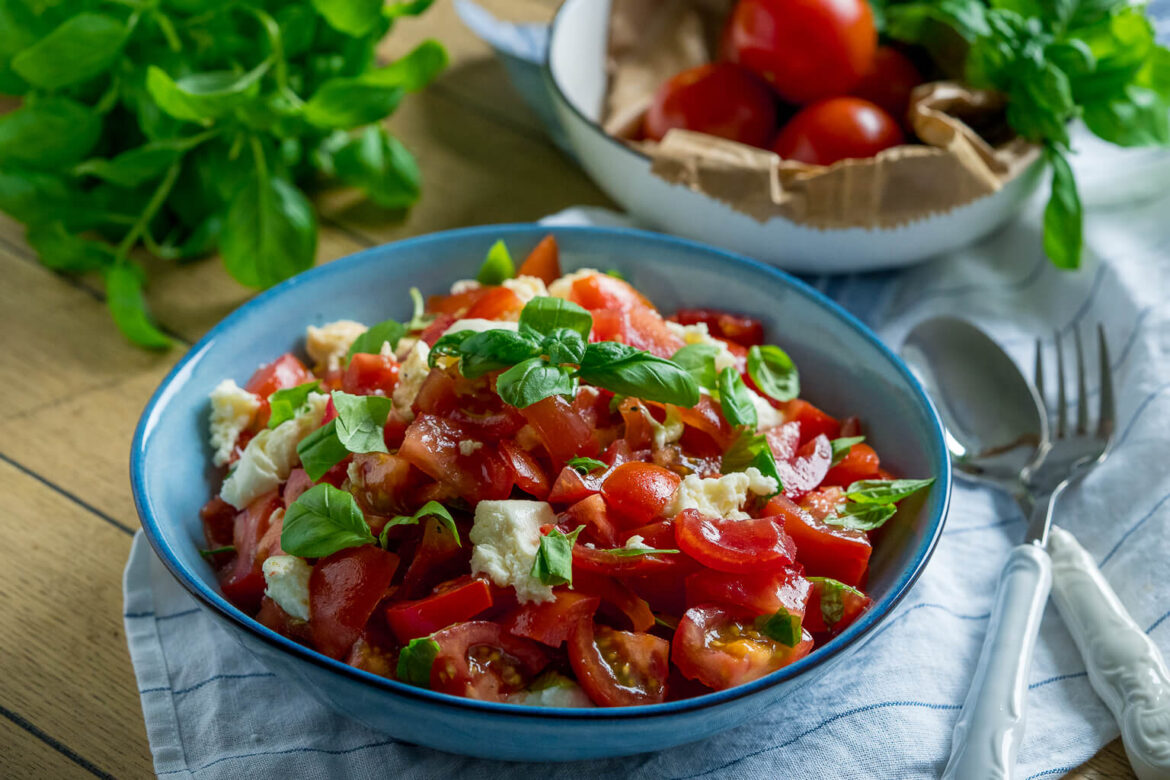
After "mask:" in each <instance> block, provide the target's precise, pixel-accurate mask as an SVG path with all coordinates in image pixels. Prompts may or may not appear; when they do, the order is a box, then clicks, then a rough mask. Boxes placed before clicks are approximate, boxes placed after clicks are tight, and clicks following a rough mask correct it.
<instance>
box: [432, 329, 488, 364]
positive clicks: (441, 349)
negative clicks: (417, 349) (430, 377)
mask: <svg viewBox="0 0 1170 780" xmlns="http://www.w3.org/2000/svg"><path fill="white" fill-rule="evenodd" d="M475 332H476V331H474V330H460V331H456V332H455V333H446V334H444V335H442V336H440V337H439V340H438V341H436V342H435V343H434V344H432V345H431V351H430V354H428V355H427V365H428V366H430V367H431V368H434V367H435V364H436V362H437V361H438V359H439V358H441V357H453V358H457V357H459V356H460V355H462V354H463V353H462V352H461V351H460V348H461V347H462V345H463V342H464V341H466V340H467V339H468V338H470V337H471V336H472V335H473V334H474V333H475Z"/></svg>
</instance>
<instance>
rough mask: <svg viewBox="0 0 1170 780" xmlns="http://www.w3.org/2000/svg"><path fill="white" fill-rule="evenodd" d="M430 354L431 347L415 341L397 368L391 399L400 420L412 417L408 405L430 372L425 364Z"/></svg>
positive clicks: (409, 405)
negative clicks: (396, 381) (396, 379)
mask: <svg viewBox="0 0 1170 780" xmlns="http://www.w3.org/2000/svg"><path fill="white" fill-rule="evenodd" d="M430 354H431V348H430V347H428V346H427V344H426V342H425V341H416V342H415V343H414V345H413V346H411V348H410V352H409V353H408V354H407V356H406V359H405V360H403V361H402V366H401V367H400V368H399V369H398V384H397V385H395V386H394V394H393V395H392V396H391V399H392V400H393V401H394V413H395V414H396V415H398V417H399V419H401V420H413V419H414V412H412V411H410V407H411V404H413V403H414V399H415V396H417V395H418V391H419V389H420V388H422V384H423V382H425V381H426V378H427V374H429V373H431V367H430V366H429V365H428V364H427V358H428V357H429V356H430Z"/></svg>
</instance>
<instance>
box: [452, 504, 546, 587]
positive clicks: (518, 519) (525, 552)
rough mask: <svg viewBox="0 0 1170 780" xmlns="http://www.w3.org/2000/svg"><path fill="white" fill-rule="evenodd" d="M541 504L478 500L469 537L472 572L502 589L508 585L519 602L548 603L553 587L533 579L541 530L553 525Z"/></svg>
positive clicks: (544, 506)
mask: <svg viewBox="0 0 1170 780" xmlns="http://www.w3.org/2000/svg"><path fill="white" fill-rule="evenodd" d="M556 519H557V518H556V515H555V514H554V513H553V510H552V507H551V506H549V505H548V504H546V503H545V502H543V501H513V500H507V501H480V502H479V504H477V505H476V507H475V522H474V524H473V525H472V526H471V533H470V534H469V538H470V539H471V543H472V544H473V545H475V547H474V548H473V549H472V551H471V571H472V573H473V574H486V575H487V576H488V577H490V578H491V580H492V582H494V583H495V584H496V585H499V586H500V587H501V588H505V587H508V586H511V587H512V588H515V590H516V598H517V599H519V600H520V603H522V604H526V603H528V602H530V601H536V602H541V601H550V600H552V598H553V594H552V588H551V587H549V586H548V585H544V584H543V583H541V582H540V580H538V579H536V578H535V577H533V576H532V562H533V561H534V560H536V551H537V550H539V549H540V527H541V526H542V525H550V524H552V523H555V522H556Z"/></svg>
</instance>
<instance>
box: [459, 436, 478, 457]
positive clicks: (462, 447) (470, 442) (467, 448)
mask: <svg viewBox="0 0 1170 780" xmlns="http://www.w3.org/2000/svg"><path fill="white" fill-rule="evenodd" d="M482 447H483V442H482V441H475V440H474V439H461V440H460V442H459V453H460V454H461V455H464V456H467V455H471V454H473V453H474V452H475V451H476V450H479V449H481V448H482Z"/></svg>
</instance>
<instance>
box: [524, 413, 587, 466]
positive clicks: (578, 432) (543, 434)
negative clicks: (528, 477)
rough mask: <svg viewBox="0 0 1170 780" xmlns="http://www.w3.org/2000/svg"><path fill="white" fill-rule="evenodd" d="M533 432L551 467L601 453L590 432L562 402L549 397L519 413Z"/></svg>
mask: <svg viewBox="0 0 1170 780" xmlns="http://www.w3.org/2000/svg"><path fill="white" fill-rule="evenodd" d="M520 414H522V415H523V416H524V419H525V420H527V421H528V424H529V425H531V426H532V427H533V429H534V430H535V431H536V435H537V437H538V438H539V439H540V443H541V444H543V445H544V448H545V450H547V451H548V454H549V457H550V458H552V461H553V465H554V466H562V465H564V463H565V461H567V460H569V459H570V458H575V457H578V456H581V457H586V458H595V457H597V453H598V451H599V450H600V447H598V446H597V440H596V439H595V438H593V429H592V428H591V427H590V425H589V423H587V422H586V421H585V420H584V419H583V418H582V417H581V415H580V414H578V413H577V412H576V411H575V410H574V409H573V407H572V406H571V405H570V404H569V402H568V401H566V400H565V399H564V398H561V397H560V396H559V395H554V396H550V397H548V398H545V399H544V400H541V401H537V402H536V403H534V404H532V405H531V406H527V407H525V408H523V409H521V410H520Z"/></svg>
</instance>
